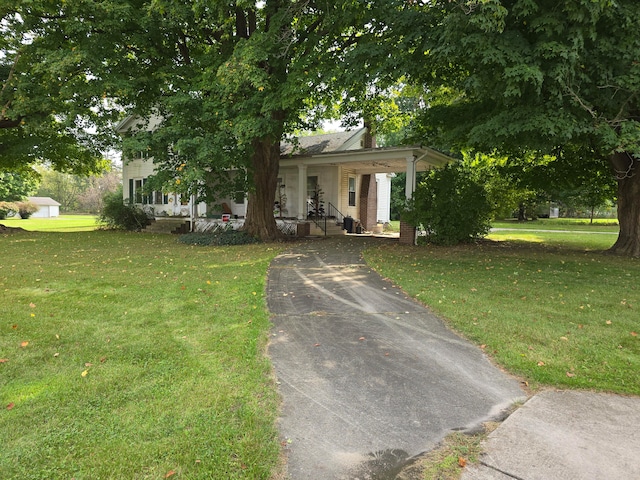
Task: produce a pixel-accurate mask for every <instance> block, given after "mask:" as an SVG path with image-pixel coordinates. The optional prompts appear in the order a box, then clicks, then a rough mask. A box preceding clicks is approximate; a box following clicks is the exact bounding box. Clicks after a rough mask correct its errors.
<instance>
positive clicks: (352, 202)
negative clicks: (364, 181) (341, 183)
mask: <svg viewBox="0 0 640 480" xmlns="http://www.w3.org/2000/svg"><path fill="white" fill-rule="evenodd" d="M349 206H350V207H355V206H356V179H355V177H349Z"/></svg>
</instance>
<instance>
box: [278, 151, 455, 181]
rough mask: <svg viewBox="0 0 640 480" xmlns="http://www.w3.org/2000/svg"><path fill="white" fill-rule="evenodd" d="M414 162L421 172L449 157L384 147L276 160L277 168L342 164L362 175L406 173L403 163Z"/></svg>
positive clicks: (439, 164)
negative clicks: (278, 166)
mask: <svg viewBox="0 0 640 480" xmlns="http://www.w3.org/2000/svg"><path fill="white" fill-rule="evenodd" d="M413 159H415V160H416V170H417V171H424V170H428V169H430V168H433V167H442V166H444V165H445V164H446V163H448V162H451V161H452V160H453V158H451V157H449V156H447V155H445V154H443V153H440V152H438V151H437V150H434V149H432V148H429V147H422V146H413V147H386V148H364V149H358V150H345V151H340V152H327V153H318V154H314V155H289V156H282V157H281V158H280V167H295V166H297V165H307V166H323V165H328V166H338V165H342V166H344V167H348V168H351V169H354V170H356V171H357V172H358V173H362V174H365V175H366V174H372V173H393V172H404V171H406V170H407V160H413Z"/></svg>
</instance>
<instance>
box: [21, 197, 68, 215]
mask: <svg viewBox="0 0 640 480" xmlns="http://www.w3.org/2000/svg"><path fill="white" fill-rule="evenodd" d="M28 200H29V201H30V202H32V203H35V204H36V205H37V206H38V211H37V212H35V213H34V214H32V215H31V217H32V218H53V217H57V216H59V215H60V203H58V202H56V201H55V200H54V199H53V198H51V197H28Z"/></svg>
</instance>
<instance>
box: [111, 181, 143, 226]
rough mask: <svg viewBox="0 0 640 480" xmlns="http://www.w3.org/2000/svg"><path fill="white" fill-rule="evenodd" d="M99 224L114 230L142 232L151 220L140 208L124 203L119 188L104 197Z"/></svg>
mask: <svg viewBox="0 0 640 480" xmlns="http://www.w3.org/2000/svg"><path fill="white" fill-rule="evenodd" d="M100 222H101V223H103V224H105V225H106V227H107V228H111V229H115V230H142V229H143V228H144V227H146V226H147V225H149V223H151V220H150V218H149V217H148V216H147V214H146V213H145V212H144V211H143V210H142V209H141V208H140V207H136V206H135V205H130V204H129V205H127V204H125V203H124V201H123V199H122V187H120V188H119V189H118V190H116V191H115V192H113V193H107V194H106V195H105V196H104V206H103V207H102V213H100Z"/></svg>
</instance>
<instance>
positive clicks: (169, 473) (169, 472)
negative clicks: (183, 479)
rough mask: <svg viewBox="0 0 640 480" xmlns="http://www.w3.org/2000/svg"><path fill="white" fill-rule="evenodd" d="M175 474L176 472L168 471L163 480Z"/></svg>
mask: <svg viewBox="0 0 640 480" xmlns="http://www.w3.org/2000/svg"><path fill="white" fill-rule="evenodd" d="M175 474H176V472H174V471H173V470H169V471H168V472H167V474H166V475H165V476H164V478H169V477H172V476H174V475H175Z"/></svg>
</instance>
